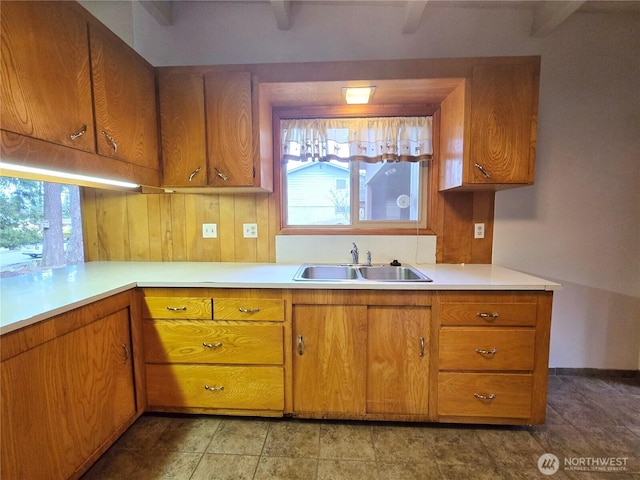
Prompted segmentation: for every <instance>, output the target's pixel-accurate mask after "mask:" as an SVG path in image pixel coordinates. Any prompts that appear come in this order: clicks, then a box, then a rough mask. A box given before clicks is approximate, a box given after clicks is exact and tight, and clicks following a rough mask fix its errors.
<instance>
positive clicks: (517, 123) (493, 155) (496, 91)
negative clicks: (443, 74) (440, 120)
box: [466, 64, 538, 184]
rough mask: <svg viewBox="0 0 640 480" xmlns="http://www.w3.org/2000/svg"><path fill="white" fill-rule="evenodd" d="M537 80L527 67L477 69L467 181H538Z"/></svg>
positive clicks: (516, 182)
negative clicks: (536, 137) (536, 139)
mask: <svg viewBox="0 0 640 480" xmlns="http://www.w3.org/2000/svg"><path fill="white" fill-rule="evenodd" d="M535 80H536V79H535V76H534V72H533V69H532V67H531V65H528V64H520V65H478V66H476V67H475V68H474V70H473V80H472V82H471V137H470V148H471V154H470V157H469V165H468V168H467V176H466V180H467V182H468V183H472V184H510V183H515V184H529V183H533V163H534V159H535V127H536V122H537V89H538V86H537V82H536V81H535ZM534 102H535V103H534ZM534 108H535V110H534ZM534 112H536V113H535V114H534Z"/></svg>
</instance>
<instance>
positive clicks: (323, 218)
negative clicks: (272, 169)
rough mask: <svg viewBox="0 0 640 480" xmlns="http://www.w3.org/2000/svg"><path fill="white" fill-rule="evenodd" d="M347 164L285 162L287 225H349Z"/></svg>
mask: <svg viewBox="0 0 640 480" xmlns="http://www.w3.org/2000/svg"><path fill="white" fill-rule="evenodd" d="M349 175H350V171H349V163H345V162H333V161H332V162H299V161H291V160H290V161H288V162H287V167H286V187H287V188H286V194H285V196H286V201H287V224H288V225H349V224H350V223H351V222H350V214H351V212H350V211H351V208H350V205H351V194H350V182H349Z"/></svg>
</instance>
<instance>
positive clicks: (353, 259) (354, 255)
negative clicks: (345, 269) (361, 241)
mask: <svg viewBox="0 0 640 480" xmlns="http://www.w3.org/2000/svg"><path fill="white" fill-rule="evenodd" d="M349 253H351V263H354V264H357V263H358V253H359V252H358V246H357V245H356V242H353V247H352V248H351V250H350V251H349Z"/></svg>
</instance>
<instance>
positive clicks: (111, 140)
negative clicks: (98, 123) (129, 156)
mask: <svg viewBox="0 0 640 480" xmlns="http://www.w3.org/2000/svg"><path fill="white" fill-rule="evenodd" d="M102 136H103V137H105V138H106V139H107V140H109V143H110V144H111V148H113V153H118V143H117V142H116V140H115V138H113V137H112V136H111V135H109V134H108V133H107V132H105V131H104V130H103V131H102Z"/></svg>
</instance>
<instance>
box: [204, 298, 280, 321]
mask: <svg viewBox="0 0 640 480" xmlns="http://www.w3.org/2000/svg"><path fill="white" fill-rule="evenodd" d="M213 318H214V319H215V320H263V321H273V322H282V321H284V300H279V299H270V298H214V299H213Z"/></svg>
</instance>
